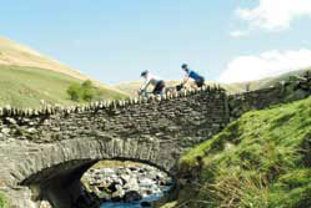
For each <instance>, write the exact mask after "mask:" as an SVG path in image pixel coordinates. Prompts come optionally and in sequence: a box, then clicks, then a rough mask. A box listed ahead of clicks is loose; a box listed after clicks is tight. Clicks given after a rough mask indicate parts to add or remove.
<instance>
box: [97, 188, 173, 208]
mask: <svg viewBox="0 0 311 208" xmlns="http://www.w3.org/2000/svg"><path fill="white" fill-rule="evenodd" d="M170 188H171V187H167V188H166V190H169V189H170ZM163 196H164V193H162V194H158V195H154V196H150V197H148V198H143V199H142V200H141V201H139V202H137V203H120V202H106V203H103V204H102V206H101V207H100V208H152V207H143V206H141V203H142V202H155V201H158V200H160V199H161V198H162V197H163Z"/></svg>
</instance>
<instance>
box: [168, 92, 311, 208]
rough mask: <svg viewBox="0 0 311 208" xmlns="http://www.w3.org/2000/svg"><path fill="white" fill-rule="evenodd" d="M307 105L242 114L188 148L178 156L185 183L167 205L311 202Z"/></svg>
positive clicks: (272, 206)
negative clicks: (178, 193)
mask: <svg viewBox="0 0 311 208" xmlns="http://www.w3.org/2000/svg"><path fill="white" fill-rule="evenodd" d="M310 106H311V98H308V99H305V100H302V101H297V102H294V103H290V104H286V105H280V106H276V107H274V108H271V109H267V110H261V111H254V112H249V113H246V114H245V115H243V116H242V117H241V118H240V119H239V120H237V121H235V122H233V123H231V124H230V125H229V126H228V127H227V128H226V129H225V130H224V131H223V132H221V133H220V134H218V135H216V136H215V137H214V138H212V139H211V140H208V141H206V142H204V143H202V144H200V145H198V146H197V147H195V148H193V149H191V150H190V151H189V152H188V153H186V154H185V155H184V156H183V157H182V158H181V160H180V170H181V172H182V175H183V176H187V177H186V178H188V179H187V180H188V182H190V183H188V184H186V185H185V186H184V187H185V188H184V189H183V191H182V192H181V195H180V198H179V201H178V202H175V203H173V204H170V206H166V207H175V206H177V204H179V205H180V204H184V205H185V204H187V205H188V206H187V207H193V208H200V207H202V208H203V207H204V208H216V207H217V208H218V207H228V208H250V207H251V208H307V207H311V108H310ZM189 176H191V178H192V179H190V180H189ZM190 193H191V194H190Z"/></svg>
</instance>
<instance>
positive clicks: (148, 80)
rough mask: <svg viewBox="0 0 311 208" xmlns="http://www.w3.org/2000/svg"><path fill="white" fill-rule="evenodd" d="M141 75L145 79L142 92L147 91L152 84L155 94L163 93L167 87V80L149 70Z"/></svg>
mask: <svg viewBox="0 0 311 208" xmlns="http://www.w3.org/2000/svg"><path fill="white" fill-rule="evenodd" d="M141 77H143V78H144V79H145V82H144V84H143V85H142V86H141V88H140V94H141V93H142V92H146V90H147V89H148V87H149V86H150V85H152V86H154V89H153V91H152V93H153V94H154V95H159V94H162V92H163V89H164V88H165V82H164V81H163V80H162V79H159V78H157V77H155V76H153V75H152V74H151V73H150V72H149V71H148V70H146V71H143V72H142V73H141Z"/></svg>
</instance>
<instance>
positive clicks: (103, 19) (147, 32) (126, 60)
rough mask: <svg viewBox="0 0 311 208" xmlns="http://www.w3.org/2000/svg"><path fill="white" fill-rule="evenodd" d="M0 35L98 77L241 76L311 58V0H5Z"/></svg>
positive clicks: (249, 77) (301, 65) (110, 80)
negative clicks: (188, 71) (145, 74)
mask: <svg viewBox="0 0 311 208" xmlns="http://www.w3.org/2000/svg"><path fill="white" fill-rule="evenodd" d="M0 2H1V7H0V35H1V36H4V37H6V38H9V39H12V40H16V41H18V42H20V43H22V44H26V45H28V46H30V47H31V48H34V49H36V50H38V51H40V52H41V53H43V54H46V55H49V56H51V57H54V58H56V59H58V60H60V61H61V62H63V63H65V64H67V65H69V66H71V67H73V68H75V69H77V70H79V71H81V72H82V73H84V74H86V75H89V76H91V77H93V78H95V79H98V80H100V81H102V82H104V83H109V84H114V83H120V82H127V81H133V80H138V79H140V77H139V75H140V72H141V71H143V70H146V69H147V70H149V71H152V72H153V74H156V75H158V76H160V77H163V78H164V79H166V80H170V79H174V80H176V79H182V77H183V76H184V74H183V72H182V71H181V68H180V66H181V64H182V63H188V65H189V66H190V68H191V69H193V70H195V71H197V72H199V73H201V74H202V75H203V76H205V77H206V80H213V81H221V82H239V81H246V80H255V79H260V78H263V77H266V76H272V75H277V74H279V73H284V72H287V71H290V70H296V69H300V68H305V67H308V66H311V39H310V37H311V1H310V0H217V1H216V0H213V1H211V0H191V1H190V0H148V1H146V0H131V1H129V0H113V1H108V0H92V1H87V0H66V1H64V0H53V1H42V0H27V1H25V0H0Z"/></svg>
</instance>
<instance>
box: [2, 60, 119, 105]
mask: <svg viewBox="0 0 311 208" xmlns="http://www.w3.org/2000/svg"><path fill="white" fill-rule="evenodd" d="M81 82H82V80H78V79H75V78H73V77H71V76H68V75H64V74H61V73H57V72H54V71H50V70H46V69H41V68H34V67H19V66H3V65H2V66H1V65H0V89H1V90H0V106H4V105H7V104H10V105H12V106H17V107H36V106H39V105H40V100H45V102H47V103H50V104H63V105H71V104H75V103H74V102H73V101H71V100H70V99H69V96H68V95H67V93H66V89H67V88H68V86H69V85H70V84H72V83H81ZM102 91H103V95H102V96H103V97H102V99H120V98H124V97H125V96H124V94H121V93H118V92H116V91H113V90H110V89H105V88H102Z"/></svg>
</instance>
